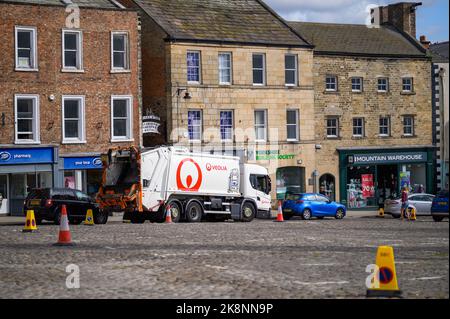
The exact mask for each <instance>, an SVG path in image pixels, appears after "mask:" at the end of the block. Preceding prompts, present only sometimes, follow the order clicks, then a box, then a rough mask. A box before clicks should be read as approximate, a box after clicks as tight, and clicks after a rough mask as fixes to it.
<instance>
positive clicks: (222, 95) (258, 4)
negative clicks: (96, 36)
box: [121, 0, 316, 199]
mask: <svg viewBox="0 0 450 319" xmlns="http://www.w3.org/2000/svg"><path fill="white" fill-rule="evenodd" d="M121 3H122V4H124V5H126V6H128V7H132V8H135V9H137V10H138V11H139V12H140V16H141V23H142V59H143V62H142V63H143V67H142V70H143V103H144V112H145V114H156V115H157V116H158V117H160V119H161V123H160V124H161V127H160V131H159V134H154V132H153V134H151V135H148V136H146V137H144V141H145V146H153V145H158V144H161V143H165V142H167V143H170V144H175V145H178V146H183V147H188V148H190V149H192V150H197V151H202V152H212V153H220V154H229V155H235V156H240V157H241V158H242V160H243V161H246V162H250V163H257V164H260V165H263V166H265V167H267V168H268V169H269V171H270V174H271V177H272V181H273V183H272V186H273V187H272V195H273V196H272V197H273V199H275V198H276V197H277V196H278V197H279V198H284V194H285V192H286V191H287V190H291V191H297V192H305V191H312V190H313V188H312V184H311V183H310V182H311V176H312V174H313V171H314V166H315V159H314V158H315V153H316V148H315V143H314V140H315V133H314V132H315V123H314V91H313V76H312V75H313V73H312V67H313V52H312V46H311V45H310V44H309V43H308V42H306V41H305V40H304V39H303V38H302V37H301V36H300V35H299V34H297V33H296V32H295V31H294V30H293V29H292V28H291V27H290V26H288V25H287V24H286V22H285V21H284V20H282V19H281V18H280V17H279V16H278V15H277V14H276V13H275V12H273V11H272V10H271V9H270V8H269V7H267V6H266V5H265V4H264V3H263V2H262V1H259V0H245V1H244V0H233V1H232V0H208V1H206V0H191V1H176V0H135V1H126V0H122V1H121ZM261 187H263V188H266V186H264V185H261Z"/></svg>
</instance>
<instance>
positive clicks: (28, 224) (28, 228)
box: [22, 210, 37, 233]
mask: <svg viewBox="0 0 450 319" xmlns="http://www.w3.org/2000/svg"><path fill="white" fill-rule="evenodd" d="M35 230H37V226H36V218H35V217H34V210H29V211H27V218H26V221H25V227H24V228H23V230H22V232H24V233H32V232H33V231H35Z"/></svg>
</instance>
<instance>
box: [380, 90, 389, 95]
mask: <svg viewBox="0 0 450 319" xmlns="http://www.w3.org/2000/svg"><path fill="white" fill-rule="evenodd" d="M377 93H378V94H386V95H387V94H389V93H391V92H389V91H377Z"/></svg>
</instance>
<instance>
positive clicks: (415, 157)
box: [348, 152, 428, 165]
mask: <svg viewBox="0 0 450 319" xmlns="http://www.w3.org/2000/svg"><path fill="white" fill-rule="evenodd" d="M427 161H428V154H427V153H425V152H410V153H385V154H383V153H379V154H354V155H349V156H348V164H349V165H367V164H403V163H404V164H406V163H423V162H427Z"/></svg>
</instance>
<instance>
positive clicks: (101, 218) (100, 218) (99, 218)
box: [94, 210, 109, 225]
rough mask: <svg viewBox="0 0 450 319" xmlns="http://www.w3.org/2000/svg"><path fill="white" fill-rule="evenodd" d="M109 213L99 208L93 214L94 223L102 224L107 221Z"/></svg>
mask: <svg viewBox="0 0 450 319" xmlns="http://www.w3.org/2000/svg"><path fill="white" fill-rule="evenodd" d="M108 217H109V214H108V212H107V211H105V210H99V211H97V212H96V213H95V214H94V224H97V225H104V224H106V223H107V222H108Z"/></svg>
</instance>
